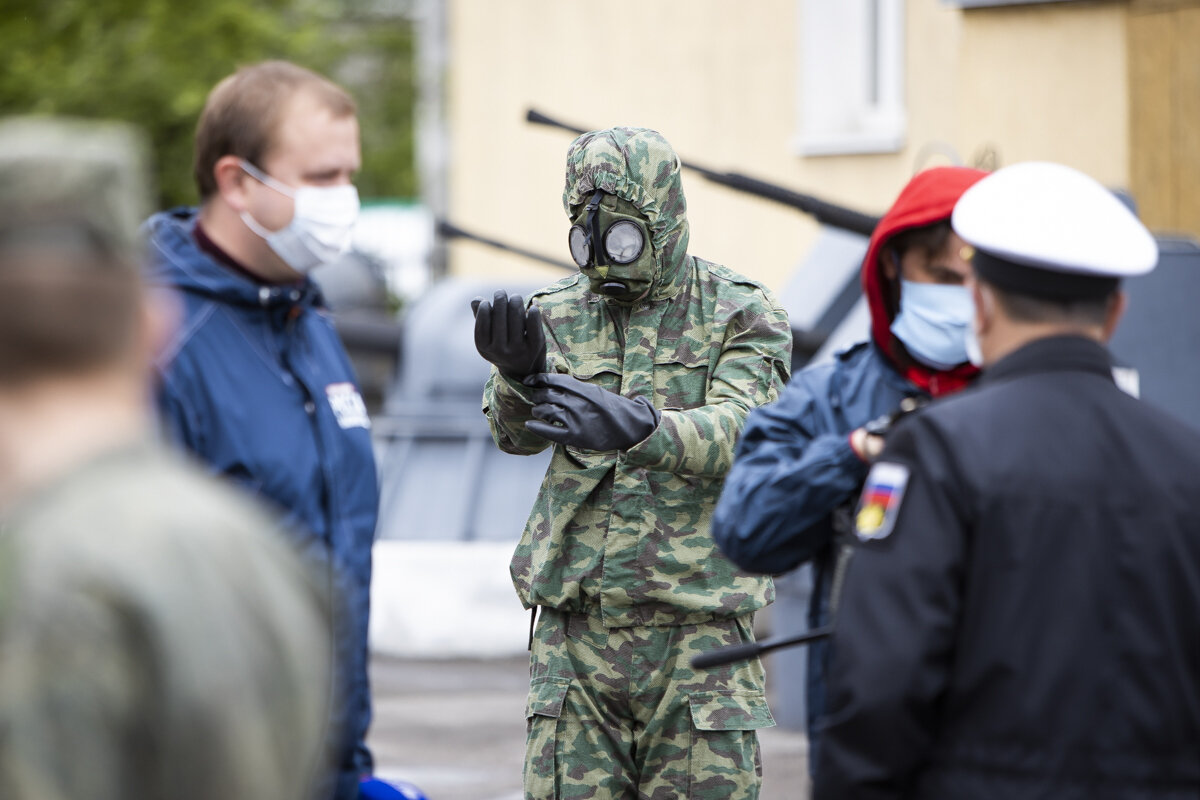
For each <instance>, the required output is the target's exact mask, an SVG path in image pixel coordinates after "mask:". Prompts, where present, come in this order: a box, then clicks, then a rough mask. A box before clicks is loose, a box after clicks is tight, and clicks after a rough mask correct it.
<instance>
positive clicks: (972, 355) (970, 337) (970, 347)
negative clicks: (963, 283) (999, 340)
mask: <svg viewBox="0 0 1200 800" xmlns="http://www.w3.org/2000/svg"><path fill="white" fill-rule="evenodd" d="M979 296H980V297H982V298H983V305H984V308H982V309H979V310H977V311H976V312H975V317H974V318H973V319H972V320H971V325H970V327H968V328H967V339H966V346H967V360H968V361H970V362H971V363H972V364H974V365H975V366H977V367H980V368H982V367H983V349H982V348H981V347H980V345H979V312H980V311H986V312H987V313H989V314H990V313H991V312H992V293H991V292H989V291H988V290H987V289H985V288H983V287H980V288H979Z"/></svg>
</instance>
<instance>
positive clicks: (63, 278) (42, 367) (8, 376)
mask: <svg viewBox="0 0 1200 800" xmlns="http://www.w3.org/2000/svg"><path fill="white" fill-rule="evenodd" d="M14 250H20V252H14ZM141 292H142V290H141V283H140V279H139V276H138V272H137V269H136V268H135V267H134V265H132V264H129V263H123V261H122V260H121V259H120V257H118V258H117V259H112V258H108V257H106V256H102V255H94V254H90V253H85V252H78V251H76V250H74V248H48V247H36V248H35V247H28V248H25V247H22V248H4V250H3V252H2V253H0V385H4V386H16V385H20V384H23V383H26V382H30V381H34V380H38V379H41V378H45V377H51V376H57V375H66V374H71V373H73V372H77V371H84V372H86V371H89V370H92V369H99V368H104V367H107V366H109V365H112V364H115V363H118V362H120V361H122V360H124V359H125V358H128V357H129V356H130V354H131V353H132V352H133V349H132V348H133V347H134V343H135V341H136V336H137V331H138V328H139V325H140V321H141V318H140V308H141V299H142V293H141Z"/></svg>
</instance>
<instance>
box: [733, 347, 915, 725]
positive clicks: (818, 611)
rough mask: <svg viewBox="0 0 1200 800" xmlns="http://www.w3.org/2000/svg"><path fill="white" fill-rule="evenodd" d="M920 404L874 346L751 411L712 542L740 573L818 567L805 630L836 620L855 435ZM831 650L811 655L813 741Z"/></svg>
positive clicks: (817, 646)
mask: <svg viewBox="0 0 1200 800" xmlns="http://www.w3.org/2000/svg"><path fill="white" fill-rule="evenodd" d="M910 396H924V394H923V393H922V392H921V390H920V389H918V388H917V387H916V386H915V385H914V384H912V383H911V382H909V381H908V380H907V379H906V378H904V377H903V376H902V375H900V374H899V373H898V372H897V371H896V370H895V368H893V367H892V366H891V364H890V362H888V361H887V360H886V359H884V358H883V356H881V355H880V353H879V350H878V348H876V346H875V345H874V344H868V343H866V342H863V343H861V344H857V345H855V346H853V347H851V348H849V349H847V350H844V351H842V352H840V353H838V354H837V356H835V357H834V359H833V360H832V361H829V362H824V363H821V364H817V365H814V366H811V367H808V368H806V369H804V370H802V371H800V372H799V373H797V374H796V375H795V376H794V377H793V378H792V380H791V382H790V383H788V385H787V386H786V387H784V390H783V393H782V394H781V395H780V397H779V400H778V402H776V403H773V404H771V405H767V406H761V407H759V408H756V409H754V410H753V411H751V412H750V416H749V417H748V418H747V420H746V427H745V429H744V430H743V432H742V436H741V439H739V440H738V445H737V449H736V451H735V453H734V461H733V467H732V468H731V469H730V471H729V474H728V476H727V477H726V478H725V487H724V489H723V490H722V492H721V499H720V500H719V501H718V503H717V509H716V512H715V513H714V514H713V522H712V534H713V538H715V539H716V541H717V544H718V545H719V546H720V548H721V550H722V552H724V553H725V554H726V555H727V556H729V557H730V558H731V559H732V560H733V562H734V563H735V564H737V565H738V566H740V567H742V568H744V569H749V570H754V571H757V572H769V573H780V572H785V571H787V570H790V569H792V568H794V567H797V566H799V565H800V564H803V563H806V562H809V561H811V562H813V592H812V598H811V600H810V602H809V625H810V626H811V627H814V628H815V627H818V626H820V625H825V624H827V623H829V622H830V620H831V613H830V588H831V586H832V583H833V574H832V573H833V566H834V562H835V559H836V555H837V553H836V549H835V547H834V522H833V518H834V512H835V510H837V509H838V508H839V507H841V506H844V505H846V504H847V503H850V502H852V501H853V500H856V499H857V497H858V492H859V490H860V489H861V487H862V484H863V481H864V480H865V479H866V477H867V469H868V466H867V464H866V463H865V462H863V461H862V460H861V459H859V457H858V456H856V455H855V454H854V451H853V450H851V449H850V440H849V436H850V432H851V431H852V430H854V429H855V428H860V427H862V426H863V425H864V424H866V423H867V422H870V421H871V420H873V419H875V418H877V417H880V416H883V415H884V414H888V413H890V412H893V411H895V410H896V408H897V407H898V406H899V405H900V401H901V400H902V399H904V398H905V397H910ZM827 652H828V647H827V644H826V642H823V641H819V642H815V643H813V644H811V645H809V646H808V674H807V682H808V691H807V701H808V702H807V713H808V725H809V734H810V737H811V741H812V742H813V743H814V745H815V742H816V737H815V736H814V734H815V729H814V725H815V724H816V722H817V720H818V718H819V717H820V716H821V714H822V712H823V711H824V702H825V701H824V681H825V670H826V662H827Z"/></svg>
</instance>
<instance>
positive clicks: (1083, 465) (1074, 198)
mask: <svg viewBox="0 0 1200 800" xmlns="http://www.w3.org/2000/svg"><path fill="white" fill-rule="evenodd" d="M953 225H954V229H955V231H956V232H957V233H958V235H959V236H961V237H962V239H963V240H964V241H966V242H967V243H968V244H969V245H971V246H973V248H974V253H973V258H972V267H973V271H974V275H975V280H974V281H973V282H972V295H973V297H974V302H975V305H976V318H975V331H976V334H977V337H978V345H979V346H978V348H977V350H978V352H977V354H976V360H978V361H982V363H983V364H984V366H985V370H984V373H983V376H982V378H981V379H980V382H979V383H978V384H976V386H975V388H973V389H970V390H968V391H966V392H964V393H963V394H961V395H958V396H955V397H953V398H949V399H946V400H944V401H940V402H938V403H935V404H934V405H933V406H931V407H930V408H928V409H927V410H925V411H924V412H920V413H918V414H915V415H913V416H912V417H910V418H909V419H907V420H905V421H904V422H903V423H901V424H900V425H899V426H898V427H897V428H896V429H895V430H894V431H893V432H892V434H891V436H890V437H889V439H888V444H887V448H886V450H885V451H884V453H883V455H882V457H881V459H880V461H879V462H878V463H877V464H876V465H875V466H874V467H873V468H872V471H871V473H870V475H869V476H868V478H867V483H866V486H865V487H864V490H863V494H862V498H861V499H860V501H859V507H858V512H857V515H858V516H857V524H858V537H859V539H860V546H859V547H858V548H857V553H856V555H855V556H854V560H853V561H852V563H851V565H850V568H849V570H848V573H847V576H846V583H845V591H844V594H843V595H842V598H841V610H840V616H839V619H838V630H837V633H836V634H835V637H834V645H833V646H834V651H835V652H834V657H833V664H832V669H831V670H830V679H829V718H828V724H827V727H826V730H825V732H824V736H825V738H824V739H823V740H822V741H823V745H822V749H821V751H820V753H819V757H818V763H817V770H816V780H815V786H814V797H815V798H817V800H833V799H834V798H837V800H848V799H849V798H872V799H874V798H889V797H915V798H967V797H970V798H992V797H1004V798H1022V800H1029V799H1030V798H1055V800H1074V798H1079V799H1080V800H1082V799H1083V798H1089V799H1090V798H1097V797H1104V798H1127V797H1128V798H1132V797H1138V798H1168V797H1169V798H1200V516H1198V514H1197V511H1198V508H1200V432H1197V431H1194V430H1192V429H1191V428H1189V427H1187V426H1185V425H1184V424H1182V423H1181V422H1178V421H1176V420H1175V419H1173V418H1171V417H1170V416H1168V415H1167V414H1165V413H1163V412H1161V411H1158V410H1156V409H1155V408H1153V407H1151V406H1149V405H1147V404H1145V403H1142V402H1140V401H1138V400H1137V399H1135V398H1133V397H1131V396H1129V395H1127V394H1125V393H1124V392H1122V391H1121V390H1120V389H1119V388H1118V387H1117V386H1116V384H1115V383H1114V381H1113V378H1112V365H1111V361H1110V357H1109V353H1108V351H1107V350H1106V349H1105V347H1104V345H1103V343H1104V342H1105V341H1107V339H1108V337H1109V336H1110V335H1111V334H1112V332H1113V330H1114V328H1115V326H1116V324H1117V320H1118V318H1119V317H1120V315H1121V312H1122V310H1123V308H1124V304H1125V297H1124V295H1123V293H1122V292H1121V291H1120V287H1119V282H1120V279H1121V277H1123V276H1126V275H1135V274H1139V273H1143V272H1147V271H1149V270H1150V269H1152V268H1153V267H1154V265H1155V263H1156V262H1157V258H1158V253H1157V248H1156V246H1155V244H1154V240H1153V238H1152V237H1151V236H1150V234H1149V233H1148V232H1147V231H1146V229H1145V228H1144V227H1143V226H1142V225H1141V223H1140V222H1138V221H1137V219H1136V218H1135V217H1134V216H1133V215H1132V214H1131V213H1129V211H1128V210H1127V209H1126V208H1125V207H1124V206H1122V205H1121V204H1120V203H1119V201H1117V200H1116V199H1115V198H1114V196H1113V195H1112V194H1111V193H1110V192H1108V191H1107V190H1105V189H1104V188H1103V187H1102V186H1100V185H1099V184H1098V183H1096V182H1095V181H1093V180H1092V179H1091V178H1088V177H1087V176H1085V175H1082V174H1081V173H1078V172H1076V171H1075V170H1072V169H1069V168H1067V167H1062V166H1059V165H1054V164H1034V163H1031V164H1018V165H1014V166H1011V167H1007V168H1005V169H1001V170H999V171H998V172H996V173H994V174H993V175H991V176H989V177H987V178H984V179H983V180H982V181H980V182H979V183H978V184H976V185H975V186H973V187H972V188H971V189H969V190H968V191H967V192H966V193H965V194H964V195H963V197H962V199H961V200H960V201H959V203H958V205H957V206H956V208H955V211H954V215H953ZM1164 324H1169V322H1168V321H1164ZM1180 356H1181V357H1194V354H1180Z"/></svg>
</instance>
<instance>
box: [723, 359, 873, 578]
mask: <svg viewBox="0 0 1200 800" xmlns="http://www.w3.org/2000/svg"><path fill="white" fill-rule="evenodd" d="M829 380H830V371H829V370H828V369H823V370H806V371H804V372H802V373H800V374H798V375H797V376H796V377H795V378H794V379H793V380H792V382H791V383H789V384H788V385H787V387H786V388H785V389H784V390H783V394H782V395H781V396H780V399H779V401H778V402H777V403H774V404H772V405H769V406H764V407H761V408H758V409H755V410H754V411H753V412H751V414H750V416H749V418H748V420H747V422H746V428H745V430H744V431H743V433H742V437H741V439H740V440H739V442H738V446H737V450H736V452H735V455H734V463H733V467H732V469H731V470H730V472H729V474H728V476H727V477H726V480H725V486H724V489H723V491H722V494H721V499H720V501H719V502H718V503H717V508H716V511H715V512H714V515H713V526H712V531H713V537H714V538H715V539H716V541H717V544H718V546H719V547H720V548H721V550H722V551H723V552H724V553H725V555H727V556H728V557H729V558H730V559H731V560H732V561H733V562H734V563H735V564H737V565H738V566H740V567H742V568H743V569H747V570H752V571H755V572H771V573H778V572H784V571H786V570H789V569H792V568H793V567H795V566H797V565H799V564H802V563H804V562H805V561H808V560H810V559H812V558H813V556H815V555H816V553H817V552H818V551H819V550H820V549H821V548H822V547H823V546H824V545H825V544H827V543H828V542H829V541H830V539H831V538H832V536H833V529H832V526H831V525H830V524H829V520H828V517H829V515H830V513H831V512H832V511H833V510H834V509H835V508H837V507H838V506H839V505H841V504H842V503H844V502H847V501H848V500H850V499H851V498H852V497H853V496H854V495H855V494H856V492H857V491H858V489H859V487H860V486H861V485H862V481H863V479H864V478H865V477H866V472H867V466H866V464H864V463H863V462H862V461H861V460H860V459H859V458H858V456H856V455H855V454H854V451H853V450H852V449H851V448H850V443H849V433H850V431H851V430H853V429H854V428H856V427H858V425H860V424H862V422H865V421H866V420H867V419H869V418H870V417H869V416H868V415H866V414H865V413H864V415H863V416H864V419H863V420H862V421H860V422H857V423H856V424H851V423H850V422H848V421H846V419H845V417H843V416H842V415H840V414H835V413H834V409H833V408H832V407H831V406H832V401H831V400H830V399H829V398H830V389H829Z"/></svg>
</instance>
